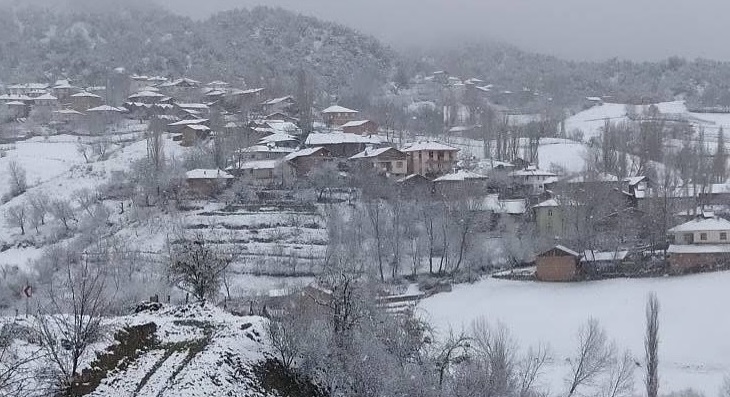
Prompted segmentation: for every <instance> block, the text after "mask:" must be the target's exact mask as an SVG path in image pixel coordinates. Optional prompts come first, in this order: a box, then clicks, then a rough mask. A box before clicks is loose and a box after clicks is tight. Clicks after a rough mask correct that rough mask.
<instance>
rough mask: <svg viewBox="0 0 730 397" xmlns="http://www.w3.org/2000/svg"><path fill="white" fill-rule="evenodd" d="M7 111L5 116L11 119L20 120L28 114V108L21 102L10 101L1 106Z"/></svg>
mask: <svg viewBox="0 0 730 397" xmlns="http://www.w3.org/2000/svg"><path fill="white" fill-rule="evenodd" d="M3 106H4V107H5V109H6V111H7V114H8V116H9V117H10V118H12V119H20V118H25V117H28V114H29V113H30V106H29V105H28V104H27V103H25V102H22V101H10V102H6V103H5V104H4V105H3Z"/></svg>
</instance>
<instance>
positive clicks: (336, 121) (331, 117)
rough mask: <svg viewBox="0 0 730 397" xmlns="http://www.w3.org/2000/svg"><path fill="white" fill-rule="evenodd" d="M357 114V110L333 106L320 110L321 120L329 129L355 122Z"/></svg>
mask: <svg viewBox="0 0 730 397" xmlns="http://www.w3.org/2000/svg"><path fill="white" fill-rule="evenodd" d="M358 113H360V112H358V111H357V110H353V109H348V108H346V107H342V106H338V105H335V106H330V107H328V108H327V109H324V110H322V119H323V120H324V123H325V125H327V126H328V127H330V128H333V127H340V126H342V125H344V124H347V123H348V122H350V121H355V117H357V114H358Z"/></svg>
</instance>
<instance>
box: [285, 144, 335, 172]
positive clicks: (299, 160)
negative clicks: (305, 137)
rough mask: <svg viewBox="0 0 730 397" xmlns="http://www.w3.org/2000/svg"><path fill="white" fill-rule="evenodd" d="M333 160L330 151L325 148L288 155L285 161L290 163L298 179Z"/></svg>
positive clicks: (314, 148) (309, 149) (310, 149)
mask: <svg viewBox="0 0 730 397" xmlns="http://www.w3.org/2000/svg"><path fill="white" fill-rule="evenodd" d="M331 159H332V156H331V155H330V152H329V150H327V149H325V148H323V147H311V148H306V149H302V150H298V151H296V152H293V153H290V154H287V155H286V156H285V157H284V160H286V161H288V162H289V164H290V165H291V166H292V168H293V169H294V173H295V175H296V176H298V177H303V176H306V175H307V174H309V173H310V172H311V171H312V170H313V169H314V168H316V167H318V166H319V165H321V164H322V163H324V162H325V161H329V160H331Z"/></svg>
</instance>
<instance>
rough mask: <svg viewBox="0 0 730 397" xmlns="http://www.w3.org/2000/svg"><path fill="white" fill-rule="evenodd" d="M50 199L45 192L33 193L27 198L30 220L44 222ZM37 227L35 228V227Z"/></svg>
mask: <svg viewBox="0 0 730 397" xmlns="http://www.w3.org/2000/svg"><path fill="white" fill-rule="evenodd" d="M50 201H51V200H50V199H49V198H48V195H46V194H45V193H35V194H32V195H31V196H30V197H29V198H28V202H29V203H30V208H31V220H32V221H33V222H34V223H35V222H37V223H39V224H40V225H45V224H46V215H47V214H48V209H49V207H50V205H51V202H50ZM36 229H37V228H36Z"/></svg>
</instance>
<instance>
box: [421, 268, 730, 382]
mask: <svg viewBox="0 0 730 397" xmlns="http://www.w3.org/2000/svg"><path fill="white" fill-rule="evenodd" d="M728 283H730V272H722V273H713V274H702V275H694V276H686V277H676V278H662V279H631V280H626V279H617V280H607V281H597V282H585V283H568V284H554V283H535V282H519V281H504V280H497V279H486V280H483V281H481V282H478V283H476V284H471V285H460V286H456V287H455V288H454V291H453V292H451V293H445V294H440V295H436V296H434V297H431V298H428V299H426V300H424V301H422V302H421V304H420V306H419V307H420V309H422V315H423V316H424V317H425V318H426V319H427V320H429V321H431V322H432V323H433V325H434V326H436V328H437V329H438V330H439V331H441V332H446V331H448V330H449V329H450V328H453V329H454V330H456V331H458V330H460V329H462V328H468V327H469V325H470V323H471V321H473V320H474V319H477V318H479V317H484V318H486V319H487V320H489V321H490V322H492V323H495V324H496V323H502V324H504V325H505V326H507V327H508V328H509V329H510V331H511V333H512V335H513V336H514V337H515V338H516V339H517V340H518V342H519V343H521V344H522V345H536V344H538V343H542V342H544V343H548V344H549V345H550V347H551V350H552V353H553V354H552V355H553V363H552V365H551V368H549V370H548V371H547V372H548V376H547V377H548V378H549V379H548V381H549V386H550V389H551V391H553V392H558V391H560V390H563V389H564V384H563V377H564V376H565V375H566V373H567V370H568V368H567V363H566V361H565V360H566V359H567V358H568V357H569V356H571V354H572V353H573V352H574V350H575V349H576V348H577V346H576V340H577V337H576V334H577V332H578V329H579V327H580V326H581V325H582V324H583V323H585V321H586V320H587V319H588V318H589V317H593V318H596V319H597V320H599V321H600V323H601V325H602V326H603V327H604V328H605V329H606V332H607V334H608V336H609V337H610V338H612V339H615V340H616V341H617V343H618V344H619V346H620V347H621V348H628V349H630V350H631V352H632V354H633V356H634V357H635V358H636V361H638V362H639V363H640V364H641V365H642V366H643V362H644V359H643V352H644V350H643V337H644V322H645V320H644V308H645V306H644V305H645V302H646V298H647V295H648V294H649V293H650V292H656V294H657V296H658V298H659V300H660V303H661V313H660V323H661V325H660V326H661V330H660V332H661V344H660V360H661V364H660V379H661V393H662V394H663V393H668V392H670V391H678V390H682V389H685V388H687V387H692V388H695V389H697V390H700V391H702V392H704V393H705V395H707V396H714V395H717V392H718V390H719V388H720V385H721V384H722V380H723V377H724V376H725V375H727V374H730V341H728V338H727V333H728V331H730V321H728V320H727V316H726V315H725V314H724V308H726V307H727V306H728V305H729V304H730V291H729V290H728V288H727V285H728ZM641 370H642V368H637V371H641ZM637 374H638V372H637ZM638 384H639V383H637V385H638Z"/></svg>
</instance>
